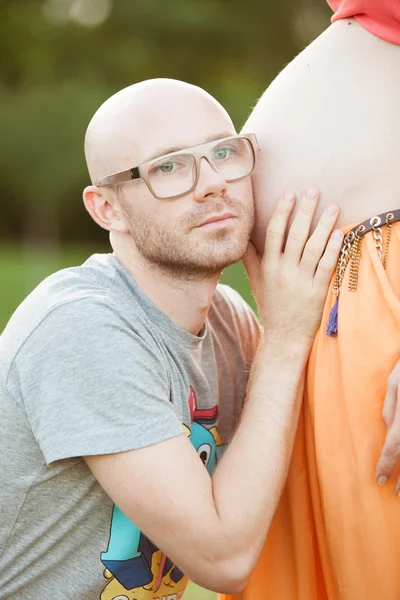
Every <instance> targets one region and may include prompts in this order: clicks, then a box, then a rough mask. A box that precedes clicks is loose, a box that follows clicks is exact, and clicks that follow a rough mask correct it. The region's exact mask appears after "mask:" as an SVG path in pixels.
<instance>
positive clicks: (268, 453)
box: [84, 80, 343, 593]
mask: <svg viewBox="0 0 400 600" xmlns="http://www.w3.org/2000/svg"><path fill="white" fill-rule="evenodd" d="M233 133H234V129H233V125H232V122H231V120H230V118H229V116H228V115H227V113H226V112H225V111H224V109H223V108H222V107H221V106H220V105H219V104H218V103H217V102H216V101H215V100H214V99H213V98H211V97H210V96H209V95H208V94H206V93H205V92H204V91H203V90H199V88H195V87H194V86H190V85H188V84H183V83H181V82H173V81H170V80H155V81H151V82H144V83H142V84H139V85H138V86H131V88H127V89H126V90H123V91H122V92H120V93H119V94H117V95H116V96H114V97H112V98H111V99H110V100H108V101H107V102H106V103H105V104H104V105H103V107H101V108H100V109H99V112H98V113H97V114H96V115H95V117H94V118H93V120H92V122H91V124H90V126H89V130H88V134H87V138H86V154H87V160H88V166H89V171H90V174H91V177H92V180H93V181H94V182H95V181H96V180H97V178H98V177H104V176H107V175H109V174H110V173H112V172H115V171H121V170H124V169H129V168H131V167H134V166H136V165H138V164H139V163H141V162H142V161H145V160H148V159H149V155H152V154H154V153H160V154H163V153H164V152H165V151H166V150H165V147H166V146H167V147H171V146H173V147H174V149H175V148H176V147H178V148H180V149H184V148H188V147H190V146H193V145H196V144H201V143H204V142H206V141H207V139H208V138H209V137H210V136H215V135H217V136H218V135H220V137H221V138H223V137H226V135H230V134H233ZM200 162H201V164H200V178H199V181H198V183H197V186H196V188H195V189H194V190H193V191H192V192H190V193H188V194H186V195H185V196H183V197H180V198H176V199H174V200H168V201H167V200H157V199H156V198H155V197H154V196H152V194H151V192H150V190H149V189H148V188H147V187H146V185H145V182H144V181H143V180H137V181H133V182H128V183H126V184H124V186H123V190H121V191H120V193H119V194H117V193H116V191H115V190H113V189H109V188H102V187H99V186H96V185H91V186H88V187H87V188H86V189H85V191H84V202H85V205H86V208H87V210H88V211H89V213H90V215H91V216H92V218H93V219H94V220H95V221H96V222H97V223H98V224H99V225H100V226H101V227H103V228H105V229H107V230H108V231H109V232H110V240H111V244H112V247H113V249H114V253H115V255H116V256H117V257H118V259H119V260H120V261H121V262H123V264H124V265H125V266H126V268H127V269H128V271H129V272H130V273H131V275H132V276H133V277H134V278H135V279H136V281H137V283H138V284H139V285H140V287H141V288H142V290H143V291H144V292H145V293H146V294H147V295H148V296H149V297H150V298H151V299H152V300H153V302H154V303H155V304H156V305H157V306H158V307H159V308H160V309H161V310H162V311H163V312H164V313H166V314H167V315H168V316H169V317H170V318H171V319H172V320H173V321H174V322H175V323H176V324H178V325H180V326H181V327H183V328H185V329H186V330H187V331H189V332H191V333H193V334H197V333H198V332H199V331H200V330H201V328H202V326H203V324H204V322H205V319H206V316H207V312H208V309H209V306H210V303H211V300H212V296H213V294H214V291H215V287H216V285H217V283H218V280H219V276H220V271H221V269H222V268H223V267H224V266H226V265H228V264H230V263H233V262H235V261H237V260H239V259H241V258H242V257H243V255H244V253H245V251H246V248H247V246H248V242H249V238H250V233H251V228H252V225H253V213H254V210H253V196H252V188H251V181H250V177H249V176H248V177H246V178H245V179H242V180H240V181H236V182H231V183H227V182H226V181H225V180H224V179H222V178H221V176H220V175H219V174H218V173H217V172H216V171H215V170H214V169H213V168H212V167H211V165H210V163H209V162H208V161H207V160H205V159H201V161H200ZM294 203H295V196H294V195H293V194H289V196H285V197H283V198H282V199H281V200H280V202H279V203H278V206H277V208H276V211H275V213H274V216H273V217H272V218H271V221H270V224H269V228H268V235H267V236H266V245H265V250H266V252H265V258H264V259H263V261H262V262H260V261H259V258H258V257H257V256H255V255H254V254H252V253H251V252H250V253H249V254H248V255H247V258H246V261H247V266H248V269H249V273H250V277H251V281H252V285H253V288H254V292H255V295H256V299H257V303H258V306H259V312H260V320H261V323H262V325H263V328H264V333H263V335H262V339H261V343H260V347H259V350H258V352H257V355H256V358H255V361H254V366H253V368H252V371H251V378H250V385H249V389H248V397H247V403H246V408H245V410H244V411H243V416H242V419H241V422H240V424H239V426H238V428H237V431H236V433H235V435H234V437H233V440H232V442H231V444H230V445H229V448H228V449H227V451H226V453H225V454H224V456H223V458H222V460H221V461H220V463H219V465H218V467H217V469H216V470H215V472H214V474H213V476H212V477H210V476H209V475H208V472H207V471H206V469H204V465H203V463H202V462H201V460H200V458H199V457H198V455H197V453H196V452H195V450H194V448H193V447H192V445H191V443H190V442H189V440H188V439H187V437H186V435H184V434H182V435H179V436H177V437H174V438H172V439H169V440H167V441H163V442H161V443H158V444H153V445H151V446H148V447H145V448H141V449H138V450H132V451H130V452H123V453H116V454H111V455H103V456H87V457H85V460H86V462H87V464H88V466H89V468H90V469H91V471H92V472H93V474H94V476H95V477H96V478H97V480H98V481H99V483H100V485H101V486H102V487H103V488H104V489H105V491H106V492H107V493H108V494H109V496H110V497H111V499H112V500H113V502H114V503H115V504H116V505H117V506H119V507H120V509H121V510H122V511H123V512H124V513H125V514H126V515H127V517H128V518H129V519H130V520H131V521H133V522H134V523H135V524H136V525H137V527H139V528H140V530H141V531H143V533H144V534H145V535H146V536H147V537H149V539H151V540H152V541H153V542H154V543H155V544H156V545H157V546H158V547H159V548H160V549H161V550H162V551H163V552H164V553H165V554H167V555H168V557H169V558H170V559H171V560H172V561H173V562H175V563H176V564H177V565H178V566H179V567H180V568H181V569H182V570H183V572H185V573H186V574H187V575H188V576H189V577H190V578H191V579H192V580H194V581H195V582H197V583H199V584H200V585H203V586H204V587H208V588H209V589H214V590H217V591H223V592H227V593H231V592H236V591H239V590H241V589H243V587H244V585H245V583H246V580H247V578H248V577H249V575H250V573H251V571H252V569H253V568H254V565H255V563H256V561H257V558H258V556H259V553H260V551H261V548H262V545H263V542H264V540H265V536H266V533H267V531H268V528H269V525H270V523H271V520H272V518H273V515H274V512H275V509H276V506H277V503H278V501H279V497H280V494H281V491H282V488H283V485H284V481H285V478H286V473H287V469H288V464H289V460H290V455H291V451H292V446H293V441H294V435H295V431H296V426H297V419H298V415H299V409H300V394H298V391H299V389H300V387H301V381H302V375H303V372H304V368H305V365H306V362H307V358H308V355H309V351H310V348H311V344H312V340H313V338H314V336H315V333H316V330H317V327H318V322H319V319H320V318H321V311H322V308H323V304H324V297H325V294H326V291H327V287H328V283H329V280H330V277H331V274H332V272H333V269H334V265H335V263H336V261H337V257H338V252H339V248H340V245H341V242H342V238H343V235H342V234H341V232H336V234H335V235H333V236H332V237H331V236H330V234H331V231H332V229H333V227H334V224H335V221H336V218H337V214H338V209H337V207H334V206H332V207H331V210H326V211H324V212H323V214H322V216H321V219H320V221H319V224H318V226H317V228H316V230H315V232H314V233H313V235H312V236H311V237H310V238H309V230H310V226H311V221H312V218H313V215H314V212H315V210H316V207H317V203H318V193H317V192H316V191H315V190H310V191H309V192H308V193H307V194H305V195H304V197H303V198H302V200H301V202H300V208H299V210H298V212H297V215H296V217H295V219H294V221H293V225H292V227H291V229H290V231H289V232H288V233H287V224H288V220H289V217H290V215H291V213H292V210H293V207H294ZM226 211H229V214H231V215H232V218H231V219H229V220H228V221H227V222H226V223H224V222H222V223H221V224H220V225H218V228H217V229H211V230H210V229H207V228H204V227H201V226H200V227H199V225H201V223H202V221H203V220H204V219H206V218H207V217H208V216H210V215H223V214H224V213H225V212H226ZM143 233H145V235H143ZM286 235H288V241H287V244H286V247H285V250H284V251H283V240H284V238H285V237H286ZM308 238H309V239H308ZM182 249H183V251H182ZM299 304H300V305H301V306H302V310H299ZM277 399H278V401H277ZM172 479H173V480H174V482H175V484H174V486H173V488H171V486H170V485H169V482H170V481H171V480H172Z"/></svg>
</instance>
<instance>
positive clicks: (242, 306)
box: [211, 283, 257, 319]
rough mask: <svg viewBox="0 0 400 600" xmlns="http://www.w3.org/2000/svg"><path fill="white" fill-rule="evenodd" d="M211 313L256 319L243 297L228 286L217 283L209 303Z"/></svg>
mask: <svg viewBox="0 0 400 600" xmlns="http://www.w3.org/2000/svg"><path fill="white" fill-rule="evenodd" d="M211 311H214V312H215V311H226V312H227V313H231V314H232V315H235V316H236V317H237V318H240V317H241V316H244V315H251V317H252V318H254V319H257V318H256V316H255V314H254V311H253V309H252V308H251V307H250V306H249V304H248V303H247V302H246V301H245V300H244V298H243V296H241V294H239V292H237V291H236V290H234V289H233V288H232V287H230V286H229V285H225V284H223V283H219V284H218V285H217V287H216V290H215V293H214V297H213V300H212V303H211Z"/></svg>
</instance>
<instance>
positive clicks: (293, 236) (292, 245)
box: [285, 189, 319, 265]
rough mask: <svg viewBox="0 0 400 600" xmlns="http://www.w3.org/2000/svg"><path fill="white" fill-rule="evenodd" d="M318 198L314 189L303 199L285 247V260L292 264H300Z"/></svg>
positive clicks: (306, 193) (306, 192) (317, 193)
mask: <svg viewBox="0 0 400 600" xmlns="http://www.w3.org/2000/svg"><path fill="white" fill-rule="evenodd" d="M318 198H319V192H318V191H317V190H314V189H309V190H306V191H305V192H304V194H303V196H302V198H301V201H300V204H299V209H298V211H297V213H296V216H295V218H294V219H293V223H292V225H291V227H290V230H289V234H288V238H287V241H286V246H285V260H288V261H289V262H290V263H291V264H296V265H297V264H299V262H300V259H301V256H302V254H303V250H304V246H305V244H306V242H307V239H308V236H309V233H310V227H311V223H312V220H313V216H314V212H315V209H316V207H317V203H318Z"/></svg>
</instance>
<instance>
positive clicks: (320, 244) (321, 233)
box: [300, 204, 339, 275]
mask: <svg viewBox="0 0 400 600" xmlns="http://www.w3.org/2000/svg"><path fill="white" fill-rule="evenodd" d="M338 214H339V209H338V207H337V206H336V205H335V204H331V205H329V206H327V207H326V208H325V210H324V212H323V213H322V216H321V218H320V220H319V221H318V225H317V227H316V228H315V231H314V233H313V234H312V236H311V237H310V239H309V240H308V242H307V243H306V247H305V248H304V252H303V256H302V258H301V263H300V264H301V269H302V271H303V272H304V273H307V274H312V275H314V273H315V271H316V268H317V266H318V263H319V261H320V259H321V256H322V254H323V252H324V250H325V248H326V245H327V242H328V239H329V236H330V235H331V233H332V229H333V227H334V225H335V221H336V219H337V217H338Z"/></svg>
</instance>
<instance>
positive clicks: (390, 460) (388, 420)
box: [376, 361, 400, 495]
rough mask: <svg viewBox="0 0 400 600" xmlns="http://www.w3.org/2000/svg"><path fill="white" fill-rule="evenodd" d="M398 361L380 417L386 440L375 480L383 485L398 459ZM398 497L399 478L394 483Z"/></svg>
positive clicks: (390, 378)
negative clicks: (382, 421)
mask: <svg viewBox="0 0 400 600" xmlns="http://www.w3.org/2000/svg"><path fill="white" fill-rule="evenodd" d="M399 398H400V361H399V362H398V363H397V365H396V366H395V368H394V369H393V371H392V372H391V374H390V376H389V379H388V387H387V392H386V396H385V402H384V404H383V410H382V416H383V420H384V421H385V425H386V427H387V433H386V439H385V443H384V445H383V449H382V452H381V455H380V458H379V461H378V465H377V468H376V479H377V481H378V483H379V485H384V484H385V483H386V482H387V480H388V479H389V477H390V475H391V474H392V471H393V469H394V467H395V465H396V463H397V461H398V459H399V458H400V403H399ZM396 492H397V494H398V495H400V477H399V479H398V480H397V483H396Z"/></svg>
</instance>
